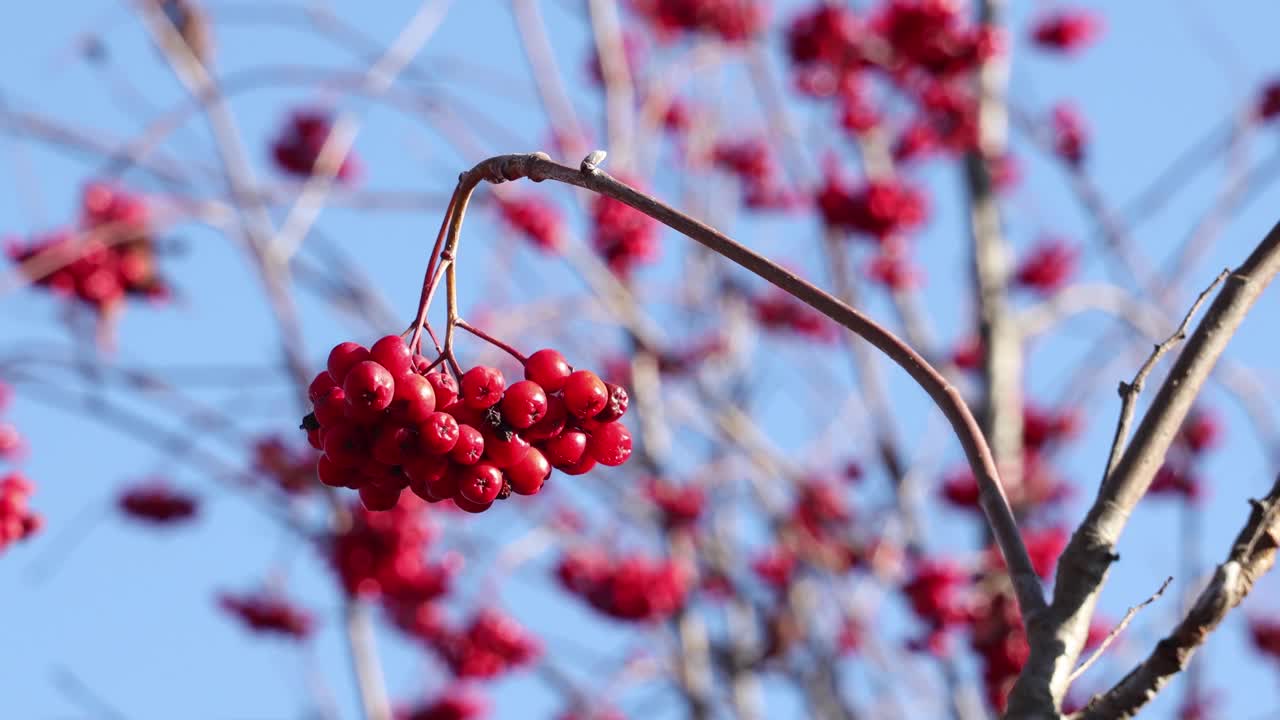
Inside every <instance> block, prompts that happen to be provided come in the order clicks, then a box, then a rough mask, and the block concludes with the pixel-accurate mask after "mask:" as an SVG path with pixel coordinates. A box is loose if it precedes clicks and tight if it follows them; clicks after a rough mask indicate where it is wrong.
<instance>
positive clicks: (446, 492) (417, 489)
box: [404, 456, 457, 503]
mask: <svg viewBox="0 0 1280 720" xmlns="http://www.w3.org/2000/svg"><path fill="white" fill-rule="evenodd" d="M404 472H405V474H406V475H408V476H409V489H410V490H412V491H413V493H414V494H415V495H417V496H418V497H420V498H422V499H423V500H426V501H427V502H433V503H434V502H440V501H441V500H448V499H449V498H451V497H453V495H454V493H455V492H456V491H457V479H456V478H455V476H454V473H452V472H450V468H449V461H448V459H447V458H444V457H439V456H430V457H423V458H419V459H416V460H412V461H410V462H409V463H408V464H406V465H405V466H404Z"/></svg>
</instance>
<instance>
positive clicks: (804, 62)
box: [787, 3, 867, 96]
mask: <svg viewBox="0 0 1280 720" xmlns="http://www.w3.org/2000/svg"><path fill="white" fill-rule="evenodd" d="M865 35H866V30H865V28H864V27H863V24H862V21H861V20H860V19H859V18H858V16H857V15H856V14H855V13H854V11H853V10H852V9H850V8H848V7H844V6H838V5H831V4H828V3H819V4H818V6H817V7H815V8H813V9H812V10H810V11H808V12H805V13H803V14H801V15H799V16H797V17H796V18H795V19H793V20H792V21H791V24H790V25H789V26H788V27H787V54H788V55H789V56H790V57H791V61H792V62H793V63H794V64H795V66H796V70H795V72H796V86H797V87H798V88H799V89H800V90H801V91H802V92H805V93H807V94H809V95H814V96H827V95H831V94H832V93H834V92H836V90H837V88H840V89H841V91H842V94H853V93H856V86H857V84H858V78H857V74H858V73H860V72H861V71H862V69H863V68H864V67H866V65H867V61H866V59H865V58H864V57H863V52H862V49H861V48H860V47H859V43H860V42H862V41H863V39H864V37H865ZM851 91H852V92H851Z"/></svg>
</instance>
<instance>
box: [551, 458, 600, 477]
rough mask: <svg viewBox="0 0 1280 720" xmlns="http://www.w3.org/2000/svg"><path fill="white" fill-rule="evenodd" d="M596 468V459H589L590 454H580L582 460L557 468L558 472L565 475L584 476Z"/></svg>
mask: <svg viewBox="0 0 1280 720" xmlns="http://www.w3.org/2000/svg"><path fill="white" fill-rule="evenodd" d="M595 466H596V459H595V458H593V457H591V454H590V453H585V452H584V453H582V459H581V460H579V461H578V462H576V463H574V464H572V465H567V466H565V467H562V468H559V470H560V472H562V473H564V474H565V475H586V474H587V473H589V472H591V469H592V468H594V467H595Z"/></svg>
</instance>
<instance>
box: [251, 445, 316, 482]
mask: <svg viewBox="0 0 1280 720" xmlns="http://www.w3.org/2000/svg"><path fill="white" fill-rule="evenodd" d="M316 458H317V454H316V451H315V450H314V449H312V448H310V447H307V446H306V445H302V446H297V445H290V444H289V443H286V442H285V441H284V439H283V438H281V437H278V436H275V435H270V436H266V437H263V438H259V439H258V440H257V442H255V443H254V444H253V468H254V470H256V471H257V472H259V473H261V474H262V475H264V476H266V478H268V479H269V480H270V483H271V485H272V486H274V487H276V488H279V489H280V490H282V491H284V492H285V493H286V494H288V495H302V494H304V493H306V492H308V491H309V490H311V489H312V488H314V487H315V483H316Z"/></svg>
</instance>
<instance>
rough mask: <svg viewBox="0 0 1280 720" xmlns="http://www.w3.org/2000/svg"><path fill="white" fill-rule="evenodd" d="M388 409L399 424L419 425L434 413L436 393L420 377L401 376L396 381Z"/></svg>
mask: <svg viewBox="0 0 1280 720" xmlns="http://www.w3.org/2000/svg"><path fill="white" fill-rule="evenodd" d="M388 409H389V410H390V412H391V417H393V418H395V419H397V420H399V421H401V422H411V423H420V422H422V421H424V420H426V419H427V417H428V416H429V415H431V413H432V412H434V411H435V409H436V391H435V389H434V388H432V387H431V382H430V381H429V380H427V379H426V378H425V377H423V376H421V375H414V374H408V375H403V376H401V377H398V378H397V379H396V389H395V393H394V394H392V396H391V405H390V406H388Z"/></svg>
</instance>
